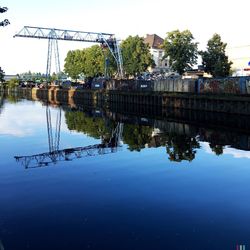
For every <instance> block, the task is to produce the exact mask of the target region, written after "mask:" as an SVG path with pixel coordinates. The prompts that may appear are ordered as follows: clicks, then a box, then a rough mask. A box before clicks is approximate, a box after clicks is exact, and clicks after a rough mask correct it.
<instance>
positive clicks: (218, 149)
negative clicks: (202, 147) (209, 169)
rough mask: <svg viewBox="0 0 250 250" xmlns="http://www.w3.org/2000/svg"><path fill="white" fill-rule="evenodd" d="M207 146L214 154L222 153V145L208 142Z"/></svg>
mask: <svg viewBox="0 0 250 250" xmlns="http://www.w3.org/2000/svg"><path fill="white" fill-rule="evenodd" d="M209 147H210V148H211V150H212V151H213V152H214V153H215V154H216V155H218V156H219V155H222V154H223V149H224V147H223V146H222V145H215V144H213V143H209Z"/></svg>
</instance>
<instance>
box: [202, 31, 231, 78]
mask: <svg viewBox="0 0 250 250" xmlns="http://www.w3.org/2000/svg"><path fill="white" fill-rule="evenodd" d="M226 47H227V44H226V43H223V42H222V41H221V37H220V35H218V34H214V35H213V37H212V38H211V39H210V40H209V41H208V43H207V50H206V51H200V55H201V57H202V64H203V66H204V69H205V71H206V72H207V73H210V74H212V75H213V76H214V77H226V76H229V75H230V72H231V71H230V69H231V65H232V62H230V61H229V60H228V56H226V52H225V50H226Z"/></svg>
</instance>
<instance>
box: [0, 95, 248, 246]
mask: <svg viewBox="0 0 250 250" xmlns="http://www.w3.org/2000/svg"><path fill="white" fill-rule="evenodd" d="M60 115H61V124H60V122H59V121H60ZM126 118H127V119H125V120H127V121H126V122H125V121H124V119H123V120H122V119H121V116H120V119H117V117H116V116H115V114H114V113H112V112H110V111H107V112H106V113H105V115H104V114H103V112H102V111H101V110H99V109H95V110H91V109H89V110H88V111H86V110H85V111H79V109H76V108H75V109H73V110H72V109H71V108H70V107H67V106H64V107H61V108H59V107H51V106H50V107H47V106H46V105H43V104H42V103H40V102H33V101H28V100H21V101H19V102H11V101H10V100H7V99H6V100H4V101H3V102H2V103H1V107H0V148H1V152H0V157H1V160H0V192H1V195H0V204H1V205H0V249H1V250H2V249H4V250H16V249H17V250H20V249H32V250H33V249H34V250H40V249H43V250H44V249H61V250H64V249H67V250H69V249H73V250H74V249H98V250H101V249H126V250H127V249H129V250H130V249H136V250H137V249H142V250H144V249H156V250H158V249H159V250H161V249H168V250H175V249H176V250H185V249H188V250H196V249H197V250H198V249H199V250H201V249H203V250H212V249H223V250H224V249H230V250H231V249H236V247H237V245H245V246H246V249H250V192H249V191H250V148H249V145H250V140H249V138H250V137H249V136H250V133H249V135H248V134H247V133H246V132H244V133H241V132H239V131H237V132H234V131H230V130H229V131H226V130H217V129H216V128H212V129H209V128H205V127H201V126H198V125H192V126H191V125H188V124H185V123H176V122H170V121H167V120H162V121H161V120H159V119H158V120H154V119H153V120H152V119H151V120H150V122H149V119H147V118H146V116H145V117H137V119H134V118H133V119H132V118H130V117H129V116H126ZM50 121H51V123H50ZM139 121H140V122H139ZM47 122H48V123H47ZM56 124H57V132H58V133H56ZM47 125H48V126H47ZM49 140H50V144H49V143H48V142H49ZM65 149H66V150H65ZM248 150H249V151H248ZM15 156H18V158H15ZM21 156H27V157H21ZM29 156H32V157H29Z"/></svg>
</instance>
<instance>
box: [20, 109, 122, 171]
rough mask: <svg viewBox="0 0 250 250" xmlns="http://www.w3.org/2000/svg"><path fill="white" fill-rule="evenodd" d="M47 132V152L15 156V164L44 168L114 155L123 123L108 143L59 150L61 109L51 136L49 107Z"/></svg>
mask: <svg viewBox="0 0 250 250" xmlns="http://www.w3.org/2000/svg"><path fill="white" fill-rule="evenodd" d="M46 119H47V131H48V142H49V152H45V153H41V154H34V155H29V156H15V159H16V161H17V162H20V163H21V164H22V165H23V166H24V167H25V168H37V167H46V166H48V165H51V164H52V163H53V164H56V163H57V162H60V161H72V160H74V159H77V158H82V157H87V156H97V155H104V154H110V153H115V152H117V151H118V148H120V147H121V139H122V133H123V123H118V124H117V126H116V128H115V129H114V130H113V131H112V135H111V138H110V139H109V141H102V142H101V143H100V144H95V145H89V146H85V147H76V148H66V149H62V150H59V143H60V132H61V109H60V111H59V113H58V114H57V118H56V128H55V133H54V136H53V129H52V121H51V112H50V109H49V107H48V106H47V108H46Z"/></svg>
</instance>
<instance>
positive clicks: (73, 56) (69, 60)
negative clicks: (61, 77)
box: [64, 49, 86, 80]
mask: <svg viewBox="0 0 250 250" xmlns="http://www.w3.org/2000/svg"><path fill="white" fill-rule="evenodd" d="M64 61H65V64H64V71H65V73H66V74H68V75H69V76H70V77H71V78H72V79H74V80H77V79H79V76H80V75H81V74H83V73H84V65H85V61H86V59H85V50H84V49H83V50H70V51H69V52H68V53H67V56H66V58H65V60H64Z"/></svg>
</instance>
